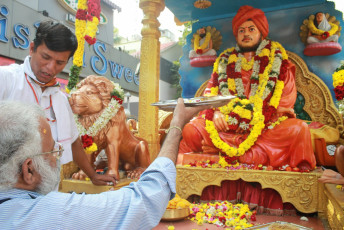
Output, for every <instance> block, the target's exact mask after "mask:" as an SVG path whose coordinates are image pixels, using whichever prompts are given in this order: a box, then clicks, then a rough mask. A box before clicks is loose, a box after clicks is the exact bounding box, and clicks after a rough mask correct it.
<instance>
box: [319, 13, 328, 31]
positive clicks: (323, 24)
mask: <svg viewBox="0 0 344 230" xmlns="http://www.w3.org/2000/svg"><path fill="white" fill-rule="evenodd" d="M318 29H320V30H323V31H329V30H331V25H330V23H328V21H327V18H326V17H325V14H323V20H322V21H321V22H320V23H319V25H318Z"/></svg>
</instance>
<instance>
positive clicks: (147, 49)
mask: <svg viewBox="0 0 344 230" xmlns="http://www.w3.org/2000/svg"><path fill="white" fill-rule="evenodd" d="M140 8H141V9H142V10H143V13H144V16H143V19H142V24H143V27H142V30H141V35H142V41H141V58H140V83H139V98H140V100H139V136H140V137H142V138H144V139H145V140H147V142H148V145H149V153H150V157H151V161H153V160H154V159H155V158H156V156H157V154H158V153H159V150H160V144H159V134H158V120H159V117H158V108H157V107H155V106H151V104H152V103H154V102H157V101H158V100H159V79H160V42H159V38H160V31H159V26H160V23H159V21H158V19H157V18H158V17H159V15H160V12H161V11H162V10H163V9H164V8H165V1H164V0H140Z"/></svg>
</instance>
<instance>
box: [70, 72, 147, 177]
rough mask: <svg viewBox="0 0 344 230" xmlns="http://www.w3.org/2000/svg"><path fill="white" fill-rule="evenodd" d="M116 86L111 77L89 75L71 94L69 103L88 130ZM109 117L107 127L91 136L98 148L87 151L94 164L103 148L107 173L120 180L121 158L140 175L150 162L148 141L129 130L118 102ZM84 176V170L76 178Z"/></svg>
mask: <svg viewBox="0 0 344 230" xmlns="http://www.w3.org/2000/svg"><path fill="white" fill-rule="evenodd" d="M114 87H115V86H114V84H113V83H112V82H111V81H110V80H109V79H107V78H105V77H101V76H94V75H91V76H88V77H87V78H85V79H84V80H82V81H81V82H80V83H79V84H78V85H77V90H76V92H73V93H72V94H71V97H70V99H69V103H70V105H71V108H72V110H73V113H74V114H77V115H78V121H77V123H79V124H81V125H82V126H83V127H84V128H85V130H88V129H89V128H90V127H91V126H92V125H93V124H94V123H95V122H96V121H97V120H98V118H99V117H100V116H101V115H102V114H103V111H104V110H105V109H106V108H107V107H108V105H109V103H110V101H111V92H113V90H114ZM108 119H109V121H108V123H107V124H106V125H105V127H103V128H102V129H101V130H99V131H98V132H97V133H96V134H95V135H94V136H92V139H93V142H95V143H96V145H97V146H98V150H97V151H96V152H94V153H92V154H87V156H88V159H89V161H90V162H91V163H92V164H93V163H94V161H95V158H96V156H97V155H98V154H99V152H100V151H101V150H103V149H104V150H105V152H106V155H107V159H108V170H107V172H106V173H107V174H111V175H115V176H116V178H117V179H118V180H119V179H120V177H119V163H120V161H121V162H122V163H123V166H124V169H125V170H126V171H127V173H128V176H129V177H132V178H133V177H139V176H140V175H141V173H142V172H143V171H144V169H145V168H147V167H148V166H149V164H150V156H149V152H148V145H147V142H146V141H145V140H143V139H142V138H139V137H136V136H134V134H133V133H132V132H131V131H130V130H129V128H128V126H127V124H126V116H125V113H124V108H123V106H119V107H118V110H117V113H116V114H115V115H114V116H113V117H112V118H108ZM98 123H99V121H98ZM79 126H80V125H79ZM79 131H80V130H79ZM84 177H85V174H84V173H83V172H79V173H76V174H74V175H73V178H74V179H83V178H84Z"/></svg>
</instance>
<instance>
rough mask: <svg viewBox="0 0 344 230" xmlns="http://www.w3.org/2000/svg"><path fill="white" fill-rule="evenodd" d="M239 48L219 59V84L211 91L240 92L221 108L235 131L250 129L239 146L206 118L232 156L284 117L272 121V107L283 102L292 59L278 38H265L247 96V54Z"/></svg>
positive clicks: (219, 143)
mask: <svg viewBox="0 0 344 230" xmlns="http://www.w3.org/2000/svg"><path fill="white" fill-rule="evenodd" d="M239 51H240V50H239V48H238V47H236V48H234V47H233V48H229V49H227V50H225V51H224V52H222V53H221V54H220V56H219V57H218V58H217V59H216V61H215V63H214V69H213V74H217V75H218V86H214V87H212V88H211V89H210V91H211V94H212V95H218V94H219V95H229V94H235V95H237V96H238V97H237V98H235V99H234V100H232V101H230V102H229V103H228V104H227V105H226V106H223V107H220V111H221V112H222V113H223V114H224V115H226V117H227V121H228V123H229V127H230V129H231V130H232V131H236V130H237V129H238V128H240V129H241V130H242V131H244V132H248V131H250V133H249V134H248V136H247V138H246V139H245V140H244V141H243V142H242V143H241V144H240V145H239V146H238V147H237V148H236V147H231V146H230V145H228V144H227V143H226V142H224V141H222V139H221V138H220V136H219V134H218V132H217V130H216V128H215V126H214V123H213V121H212V120H210V119H206V127H205V128H206V130H207V132H208V133H209V135H210V138H211V140H212V142H213V144H214V146H215V147H217V148H218V149H220V150H221V151H223V152H224V153H226V154H227V156H229V157H234V156H242V155H243V154H244V153H245V152H246V151H247V150H249V149H250V148H251V147H252V146H253V145H254V143H255V142H256V140H257V139H258V137H259V136H260V135H261V133H262V131H263V130H264V129H265V128H268V127H274V126H275V125H277V124H279V123H280V122H281V121H282V119H281V120H278V121H279V122H275V123H271V121H270V120H269V118H270V117H271V114H269V113H268V111H270V110H271V111H276V109H277V107H278V105H279V101H280V99H281V95H282V92H283V88H284V81H283V80H284V75H285V72H286V67H285V66H286V65H287V63H286V62H285V61H284V60H287V59H288V56H287V53H286V51H285V49H284V48H283V47H282V46H281V45H280V44H279V43H278V42H273V41H269V40H263V41H262V42H261V44H260V46H259V47H258V49H257V51H256V56H255V57H254V58H253V59H254V63H253V67H252V74H251V92H250V97H249V99H247V98H246V96H245V95H244V86H243V82H242V78H241V68H242V60H243V56H242V54H241V53H239ZM227 66H228V67H227ZM229 79H230V80H229ZM233 82H234V84H233ZM263 108H265V109H267V108H271V109H270V110H265V109H263ZM265 114H266V115H265ZM227 115H228V116H227ZM268 115H269V116H268ZM283 119H284V118H283ZM270 123H271V124H270Z"/></svg>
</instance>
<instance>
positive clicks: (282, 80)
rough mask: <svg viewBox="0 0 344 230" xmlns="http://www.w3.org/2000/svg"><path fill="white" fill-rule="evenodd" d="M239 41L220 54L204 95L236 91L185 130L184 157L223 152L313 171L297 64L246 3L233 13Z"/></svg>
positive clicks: (262, 16)
mask: <svg viewBox="0 0 344 230" xmlns="http://www.w3.org/2000/svg"><path fill="white" fill-rule="evenodd" d="M232 29H233V33H234V36H235V38H236V41H237V46H236V47H232V48H229V49H226V50H225V51H224V52H222V53H221V54H220V55H219V56H218V58H217V59H216V61H215V63H214V67H213V73H212V75H211V79H210V80H209V81H208V85H207V88H206V90H205V92H204V95H210V96H215V95H223V96H225V95H236V96H237V98H235V99H233V100H232V101H230V102H229V103H228V104H227V105H226V106H223V107H220V108H218V109H210V110H206V111H204V112H203V113H202V114H201V115H200V116H199V117H196V118H195V119H193V120H192V121H191V122H190V123H188V124H187V125H186V126H185V127H184V129H183V139H182V141H181V143H180V147H179V153H180V154H179V156H178V158H179V162H183V157H184V156H186V155H187V154H188V153H200V154H208V155H211V154H213V156H214V154H216V155H218V153H219V152H220V153H221V157H220V160H219V163H221V162H222V163H223V162H224V161H226V162H227V163H230V162H231V161H233V160H238V161H239V162H241V163H247V164H254V165H257V166H258V165H265V166H270V167H273V168H278V167H284V166H287V165H288V166H290V167H292V168H295V169H297V170H300V171H308V170H312V169H313V168H314V167H315V165H316V160H315V156H314V152H313V148H312V143H311V134H310V131H309V128H308V125H307V124H306V123H305V122H304V121H302V120H299V119H296V118H295V117H296V115H295V113H294V110H293V106H294V104H295V100H296V96H297V91H296V86H295V66H294V65H293V64H292V63H291V62H290V61H289V60H288V55H287V53H286V51H285V49H284V48H283V46H282V45H281V44H279V43H278V42H275V41H271V40H269V39H268V38H267V35H268V33H269V24H268V21H267V18H266V16H265V14H264V12H263V11H262V10H260V9H256V8H253V7H251V6H242V7H240V9H239V10H238V12H237V14H236V16H235V17H234V18H233V22H232Z"/></svg>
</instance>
